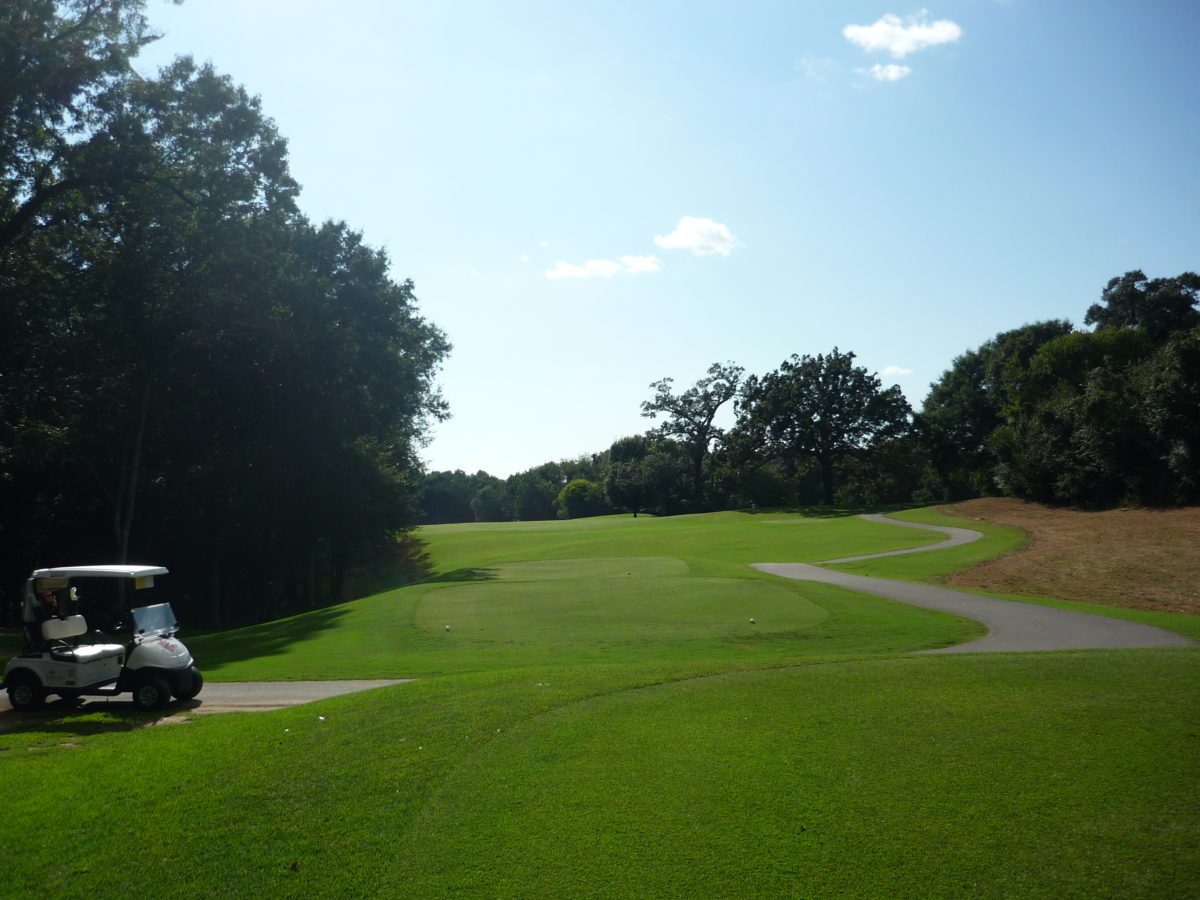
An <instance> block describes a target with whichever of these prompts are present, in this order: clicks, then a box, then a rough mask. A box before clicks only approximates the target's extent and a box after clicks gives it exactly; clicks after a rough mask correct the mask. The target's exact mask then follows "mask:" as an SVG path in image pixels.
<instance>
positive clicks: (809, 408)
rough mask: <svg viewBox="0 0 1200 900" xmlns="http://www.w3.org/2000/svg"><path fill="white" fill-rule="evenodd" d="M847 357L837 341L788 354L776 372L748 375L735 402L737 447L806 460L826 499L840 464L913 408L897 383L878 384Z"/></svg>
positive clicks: (896, 430) (893, 429) (901, 423)
mask: <svg viewBox="0 0 1200 900" xmlns="http://www.w3.org/2000/svg"><path fill="white" fill-rule="evenodd" d="M854 358H855V357H854V354H853V353H842V352H840V351H839V350H838V349H837V348H836V347H835V348H834V349H833V351H832V352H831V353H830V354H829V355H828V356H825V355H822V354H818V355H817V356H815V357H814V356H808V355H805V356H796V355H793V356H792V357H791V358H790V359H787V360H784V362H783V363H782V364H781V365H780V367H779V368H778V369H777V370H776V371H774V372H768V373H767V374H766V375H763V376H761V377H759V376H751V377H750V378H749V379H747V381H746V384H745V387H744V388H743V390H742V394H741V397H740V398H739V401H738V421H737V430H738V431H739V433H740V435H741V439H742V445H743V447H745V448H747V451H748V452H749V453H750V454H753V455H755V456H758V457H760V458H775V459H780V460H783V461H784V462H785V463H786V464H789V465H791V466H793V467H794V466H795V465H796V464H797V463H799V462H800V461H802V460H812V461H813V462H814V463H816V465H817V467H818V469H819V471H820V475H821V497H822V502H824V503H825V504H827V505H828V504H832V503H833V500H834V478H835V470H836V469H837V467H838V466H839V465H840V464H842V463H843V462H844V461H846V460H847V459H848V458H849V457H850V456H852V455H855V454H861V453H866V452H869V451H871V449H872V448H873V447H875V446H877V445H878V444H879V443H880V442H882V441H885V440H888V439H892V438H897V437H900V436H901V435H903V434H905V433H906V432H907V431H908V429H909V428H910V427H911V415H912V410H911V409H910V408H909V405H908V401H906V400H905V399H904V395H903V394H902V393H901V392H900V388H899V387H897V386H895V385H893V386H892V387H890V388H884V387H883V385H882V383H881V382H880V380H879V377H878V376H877V375H874V374H872V373H870V372H868V371H867V370H866V369H865V368H863V367H861V366H855V365H854Z"/></svg>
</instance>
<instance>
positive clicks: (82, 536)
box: [0, 0, 449, 624]
mask: <svg viewBox="0 0 1200 900" xmlns="http://www.w3.org/2000/svg"><path fill="white" fill-rule="evenodd" d="M142 6H143V5H142V3H140V2H133V0H126V2H120V0H110V2H102V0H92V2H88V0H75V2H68V3H61V4H53V3H48V2H36V0H16V2H14V3H13V4H10V5H6V6H5V8H4V12H3V13H0V72H4V73H9V75H10V76H11V77H9V78H0V179H2V181H0V296H2V298H3V303H2V304H0V328H2V329H3V331H4V333H5V334H6V335H10V336H11V339H10V343H9V345H8V347H7V350H8V352H7V353H6V354H5V355H4V357H3V358H0V528H2V529H3V533H4V535H5V538H6V543H7V546H8V553H7V554H6V556H5V559H4V561H3V577H4V579H5V581H7V582H8V583H9V584H10V585H12V584H15V583H16V582H17V579H19V578H20V577H21V575H23V574H25V573H27V572H28V571H29V570H30V569H31V568H33V567H34V566H35V565H40V564H45V563H46V562H48V561H55V562H59V561H63V560H83V561H96V560H105V561H108V560H117V561H121V560H125V559H128V558H135V557H136V558H140V559H143V560H144V559H151V560H155V561H164V562H166V563H167V564H168V566H169V567H170V568H171V569H172V572H173V573H174V574H175V576H176V577H175V578H173V579H172V585H173V587H174V589H175V591H177V592H178V595H179V596H178V603H179V606H180V608H181V614H183V615H185V616H191V617H193V618H196V617H199V618H203V619H206V620H208V621H209V622H211V623H213V624H220V623H225V622H243V621H251V620H255V619H262V618H266V617H269V616H273V615H278V614H280V613H282V612H287V611H291V610H296V609H304V608H310V607H312V606H314V605H318V604H321V603H326V602H329V601H331V600H338V599H342V598H343V595H344V590H345V585H346V583H347V579H348V578H349V577H350V576H351V574H352V570H353V566H354V564H355V561H356V560H358V561H360V562H361V561H363V560H364V558H365V555H366V554H368V553H370V552H371V550H372V548H375V547H380V548H382V547H383V546H384V545H385V544H387V543H388V542H389V541H390V540H391V537H392V536H393V535H395V534H397V533H399V532H402V531H403V530H404V529H406V528H408V527H410V526H411V525H412V524H413V523H414V522H415V521H416V516H417V512H416V496H415V495H416V490H417V481H418V478H417V473H418V470H419V466H420V463H419V459H418V457H417V450H418V449H419V447H420V445H421V443H422V441H423V439H424V432H425V429H426V427H427V425H428V423H430V422H432V421H436V420H437V419H439V418H441V417H443V416H444V415H445V414H446V407H445V404H444V403H443V402H442V400H441V398H440V396H439V395H438V392H437V390H436V387H435V384H434V380H433V379H434V376H435V374H436V371H437V368H438V366H439V365H440V362H441V360H442V358H443V357H444V356H445V354H446V353H447V352H448V349H449V345H448V343H447V342H446V339H445V337H444V335H442V333H441V332H440V331H439V330H438V329H437V328H436V327H434V326H433V325H431V324H430V323H428V322H427V321H426V320H425V319H424V318H423V317H422V316H421V315H420V313H419V311H418V309H417V301H416V296H415V290H414V287H413V285H412V284H411V282H407V281H402V282H396V281H393V280H392V278H391V276H390V274H389V261H388V259H387V257H386V255H385V254H384V253H383V252H381V251H379V250H376V249H373V248H371V247H370V246H368V245H367V244H366V243H365V242H364V240H363V238H362V236H361V235H359V234H358V233H356V232H354V231H353V230H351V229H350V228H349V227H347V226H346V225H345V224H343V223H324V224H321V225H314V224H312V223H310V222H308V221H307V220H306V219H305V218H304V217H303V216H302V215H300V214H299V213H298V212H297V209H296V204H295V198H296V194H297V190H298V188H297V186H296V183H295V181H294V180H293V179H292V178H291V176H290V174H289V172H288V165H287V153H286V142H285V141H284V140H283V138H282V137H281V136H280V135H279V134H278V132H277V130H276V129H275V126H274V124H273V123H272V122H271V121H270V120H269V119H268V118H266V117H265V116H264V115H263V113H262V110H261V108H260V106H259V103H258V101H257V99H255V98H253V97H251V96H250V95H249V94H248V93H247V92H246V91H245V90H244V89H243V88H241V87H239V86H238V85H235V84H234V83H233V82H232V81H231V80H230V79H228V78H227V77H225V76H222V75H220V74H219V73H217V72H216V71H215V70H214V69H213V68H212V67H211V66H200V65H197V64H195V63H194V62H193V61H192V60H190V59H187V58H181V59H178V60H176V61H175V62H174V63H172V64H171V65H169V66H167V67H166V68H164V69H163V70H162V71H161V72H160V73H159V75H158V76H157V77H155V78H150V79H143V78H140V77H138V76H136V75H135V74H134V73H133V72H132V71H131V70H130V69H129V65H128V63H129V58H130V57H131V56H132V55H133V54H134V53H136V52H137V50H138V49H139V48H140V47H141V46H143V45H144V44H145V43H146V42H147V41H148V40H150V37H149V36H148V35H147V34H146V31H145V23H144V20H143V18H142V15H141V11H142ZM14 593H15V592H14Z"/></svg>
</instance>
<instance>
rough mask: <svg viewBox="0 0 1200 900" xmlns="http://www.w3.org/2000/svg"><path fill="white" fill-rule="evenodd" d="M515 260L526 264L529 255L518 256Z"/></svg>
mask: <svg viewBox="0 0 1200 900" xmlns="http://www.w3.org/2000/svg"><path fill="white" fill-rule="evenodd" d="M517 259H519V260H520V261H521V262H523V263H527V262H529V254H528V253H522V254H521V255H520V256H518V257H517Z"/></svg>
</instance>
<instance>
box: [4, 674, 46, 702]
mask: <svg viewBox="0 0 1200 900" xmlns="http://www.w3.org/2000/svg"><path fill="white" fill-rule="evenodd" d="M8 702H9V704H10V705H11V706H12V708H13V709H16V710H22V711H23V710H27V709H37V708H38V707H39V706H41V705H42V704H43V703H45V702H46V692H45V691H43V690H42V685H41V682H39V681H38V680H37V676H35V675H31V674H30V673H28V672H17V673H16V674H13V675H10V676H9V678H8Z"/></svg>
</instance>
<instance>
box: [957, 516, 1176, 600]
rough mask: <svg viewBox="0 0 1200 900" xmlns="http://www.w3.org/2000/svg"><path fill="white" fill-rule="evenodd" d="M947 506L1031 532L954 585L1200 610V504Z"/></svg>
mask: <svg viewBox="0 0 1200 900" xmlns="http://www.w3.org/2000/svg"><path fill="white" fill-rule="evenodd" d="M942 511H943V512H945V513H947V514H948V515H952V516H961V517H963V518H966V519H974V520H975V521H984V522H994V523H996V524H999V525H1012V526H1015V527H1017V528H1021V529H1023V530H1024V531H1026V532H1027V533H1028V534H1029V542H1028V543H1027V544H1026V545H1025V546H1024V547H1022V548H1021V549H1019V550H1017V551H1016V552H1014V553H1012V554H1010V555H1008V556H1005V557H1002V558H1001V559H994V560H990V561H988V562H985V563H981V564H979V565H977V566H974V567H972V568H970V569H967V570H966V571H964V572H959V573H958V574H956V575H952V576H950V577H949V578H947V579H946V583H947V584H952V585H958V586H961V587H969V588H975V589H977V590H983V591H988V592H989V593H997V594H1013V595H1018V596H1021V595H1024V596H1031V597H1053V598H1056V599H1059V600H1078V601H1082V602H1084V603H1101V604H1105V605H1108V606H1124V607H1128V608H1130V609H1148V610H1155V611H1157V612H1172V613H1189V614H1191V615H1200V507H1194V506H1193V507H1185V508H1182V509H1112V510H1105V511H1102V512H1084V511H1080V510H1073V509H1055V508H1051V507H1046V506H1042V505H1040V504H1037V503H1026V502H1024V501H1022V500H1013V499H1010V498H1003V497H987V498H982V499H979V500H967V501H965V502H963V503H955V504H953V505H951V506H946V507H942Z"/></svg>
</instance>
